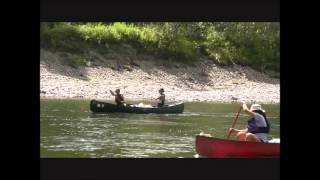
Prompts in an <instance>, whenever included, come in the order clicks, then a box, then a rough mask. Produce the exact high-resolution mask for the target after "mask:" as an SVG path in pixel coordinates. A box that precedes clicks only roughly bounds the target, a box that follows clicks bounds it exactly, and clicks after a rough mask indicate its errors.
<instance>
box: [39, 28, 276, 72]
mask: <svg viewBox="0 0 320 180" xmlns="http://www.w3.org/2000/svg"><path fill="white" fill-rule="evenodd" d="M40 43H41V46H42V47H44V48H50V49H54V50H60V51H66V52H71V53H78V54H79V53H80V54H81V53H82V54H83V53H85V52H86V49H87V48H89V47H92V45H95V47H96V48H97V49H100V50H103V49H106V50H107V49H108V48H110V46H112V45H113V44H129V45H131V46H132V47H133V48H135V49H136V50H137V52H148V53H152V54H154V55H160V56H161V57H164V58H168V59H173V60H182V61H186V62H192V61H197V60H198V59H200V58H199V57H200V56H207V57H209V58H211V59H212V60H213V61H216V62H217V63H220V64H225V65H230V64H233V63H236V64H243V65H248V66H251V67H253V68H256V69H258V70H261V71H266V70H275V71H278V72H279V70H280V63H279V62H280V27H279V23H253V22H251V23H228V22H184V23H171V22H170V23H169V22H160V23H123V22H114V23H41V31H40ZM77 62H78V61H77ZM79 62H80V61H79ZM80 64H81V63H80Z"/></svg>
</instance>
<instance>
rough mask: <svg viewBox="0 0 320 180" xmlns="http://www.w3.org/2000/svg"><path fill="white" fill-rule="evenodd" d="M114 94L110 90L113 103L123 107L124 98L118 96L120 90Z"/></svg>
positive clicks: (120, 95)
mask: <svg viewBox="0 0 320 180" xmlns="http://www.w3.org/2000/svg"><path fill="white" fill-rule="evenodd" d="M115 92H116V94H114V93H113V91H111V90H110V93H111V94H112V95H113V96H115V98H114V101H115V102H116V104H117V105H118V106H123V105H125V103H124V97H123V95H122V94H120V89H116V91H115Z"/></svg>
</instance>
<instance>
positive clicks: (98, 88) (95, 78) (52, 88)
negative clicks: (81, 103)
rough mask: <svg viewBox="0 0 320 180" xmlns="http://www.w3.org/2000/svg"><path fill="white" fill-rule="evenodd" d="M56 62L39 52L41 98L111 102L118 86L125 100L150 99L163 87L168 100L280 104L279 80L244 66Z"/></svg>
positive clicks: (144, 59)
mask: <svg viewBox="0 0 320 180" xmlns="http://www.w3.org/2000/svg"><path fill="white" fill-rule="evenodd" d="M59 59H61V54H59V53H54V52H50V51H46V50H43V49H41V53H40V96H41V97H44V98H86V99H104V100H113V99H114V97H113V96H112V95H111V94H110V92H109V90H115V89H117V88H120V89H121V93H122V94H124V96H125V98H126V99H130V100H146V101H150V100H152V99H154V98H156V97H157V96H158V89H159V88H161V87H162V88H164V90H165V94H166V98H167V101H185V102H191V101H212V102H233V101H238V100H244V101H246V102H248V103H252V102H257V103H279V102H280V80H279V79H274V78H270V77H268V76H267V75H266V74H263V73H260V72H257V71H255V70H253V69H251V68H249V67H244V66H238V65H234V66H232V67H220V66H218V65H216V64H214V63H213V62H212V61H210V60H207V61H201V63H199V64H194V65H186V64H183V63H178V62H170V63H164V61H161V60H156V61H155V60H150V59H151V58H150V57H137V59H135V60H134V61H133V60H132V59H131V60H130V59H126V58H124V59H122V58H118V59H112V58H110V59H107V60H104V61H96V62H95V63H93V64H87V66H80V67H78V68H73V67H70V66H67V65H63V64H61V63H59ZM119 59H121V60H119Z"/></svg>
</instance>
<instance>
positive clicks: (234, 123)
mask: <svg viewBox="0 0 320 180" xmlns="http://www.w3.org/2000/svg"><path fill="white" fill-rule="evenodd" d="M241 109H242V106H240V108H239V111H238V113H237V115H236V117H235V118H234V120H233V123H232V127H231V128H234V126H235V125H236V122H237V120H238V117H239V114H240V112H241ZM230 135H231V131H229V132H228V136H227V139H229V137H230Z"/></svg>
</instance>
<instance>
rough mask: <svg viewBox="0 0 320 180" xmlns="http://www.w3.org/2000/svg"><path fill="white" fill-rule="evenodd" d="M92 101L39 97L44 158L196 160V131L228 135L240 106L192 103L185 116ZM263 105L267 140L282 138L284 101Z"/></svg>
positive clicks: (241, 125) (239, 125)
mask: <svg viewBox="0 0 320 180" xmlns="http://www.w3.org/2000/svg"><path fill="white" fill-rule="evenodd" d="M89 103H90V102H89V100H59V99H41V101H40V134H41V135H40V154H41V157H64V158H68V157H70V158H193V157H196V152H195V145H194V143H195V135H196V134H199V133H200V132H203V133H206V134H211V135H212V136H214V137H218V138H226V135H227V129H228V128H229V127H231V125H232V121H233V119H234V116H235V113H236V112H237V111H238V109H239V104H235V103H234V104H232V103H229V104H226V103H203V102H201V103H198V102H194V103H186V104H185V110H184V113H182V114H126V113H110V114H107V113H106V114H93V113H91V112H90V109H89ZM131 103H137V102H131ZM144 103H148V102H144ZM262 106H263V108H264V109H265V110H266V113H267V116H268V117H269V119H270V120H271V132H270V133H269V139H271V138H279V137H280V105H279V104H263V105H262ZM248 118H249V116H247V115H246V114H244V113H243V112H242V113H241V114H240V116H239V119H238V121H237V124H236V128H239V129H244V128H246V120H247V119H248ZM234 138H235V137H234V136H231V138H230V139H234Z"/></svg>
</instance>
